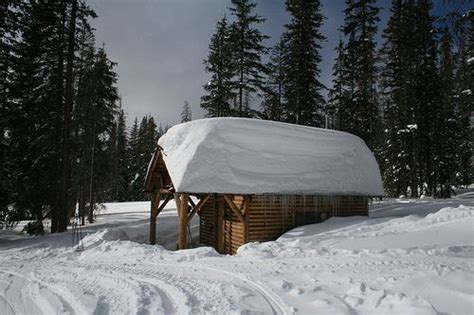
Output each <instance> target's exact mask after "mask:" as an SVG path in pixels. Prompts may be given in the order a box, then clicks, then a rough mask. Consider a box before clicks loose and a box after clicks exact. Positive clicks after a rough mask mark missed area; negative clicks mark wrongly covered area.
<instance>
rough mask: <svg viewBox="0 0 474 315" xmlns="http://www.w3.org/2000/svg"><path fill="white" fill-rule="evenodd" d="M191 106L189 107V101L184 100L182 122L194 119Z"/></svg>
mask: <svg viewBox="0 0 474 315" xmlns="http://www.w3.org/2000/svg"><path fill="white" fill-rule="evenodd" d="M192 118H193V117H192V112H191V108H189V103H188V101H184V105H183V110H182V111H181V122H182V123H184V122H188V121H191V120H192Z"/></svg>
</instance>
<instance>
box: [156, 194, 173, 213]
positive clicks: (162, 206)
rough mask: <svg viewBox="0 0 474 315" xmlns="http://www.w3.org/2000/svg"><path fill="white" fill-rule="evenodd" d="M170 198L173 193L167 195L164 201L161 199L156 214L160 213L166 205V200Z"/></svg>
mask: <svg viewBox="0 0 474 315" xmlns="http://www.w3.org/2000/svg"><path fill="white" fill-rule="evenodd" d="M171 198H173V195H168V196H166V199H165V201H163V202H162V203H161V205H160V207H159V208H158V211H157V212H158V213H157V216H158V214H160V212H161V211H162V210H163V209H164V208H165V207H166V205H167V204H168V202H169V201H170V200H171Z"/></svg>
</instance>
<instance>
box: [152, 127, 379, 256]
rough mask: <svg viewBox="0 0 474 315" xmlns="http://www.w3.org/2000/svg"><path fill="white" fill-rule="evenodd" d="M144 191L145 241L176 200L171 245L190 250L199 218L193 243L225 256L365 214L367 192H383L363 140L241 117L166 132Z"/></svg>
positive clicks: (155, 232)
mask: <svg viewBox="0 0 474 315" xmlns="http://www.w3.org/2000/svg"><path fill="white" fill-rule="evenodd" d="M248 139H252V140H251V141H249V140H248ZM145 187H146V191H147V192H149V193H150V194H151V209H150V244H152V245H153V244H156V234H157V231H156V222H157V219H159V214H160V212H161V211H162V210H163V209H164V207H165V206H166V205H167V204H169V202H170V201H171V200H174V202H175V203H176V209H177V214H178V221H179V224H178V240H177V248H178V249H186V248H188V246H189V244H188V231H189V224H190V221H191V220H192V218H193V217H194V216H195V215H198V216H199V244H200V245H204V246H212V247H214V248H215V249H216V250H217V251H218V252H220V253H226V254H235V253H236V252H237V250H238V248H239V247H240V246H241V245H243V244H245V243H248V242H256V241H260V242H262V241H270V240H275V239H276V238H278V237H279V236H280V235H282V234H283V233H285V232H287V231H289V230H291V229H293V228H295V227H298V226H301V225H306V224H312V223H318V222H322V221H324V220H327V219H328V218H330V217H335V216H354V215H358V216H366V215H368V211H369V200H370V198H371V197H378V196H382V195H383V189H382V181H381V176H380V171H379V169H378V165H377V163H376V161H375V159H374V157H373V155H372V153H371V152H370V150H368V148H367V147H366V146H365V144H364V143H363V141H362V140H360V139H359V138H357V137H355V136H353V135H350V134H347V133H343V132H335V131H329V130H322V129H318V128H310V127H301V126H294V125H288V124H283V123H275V122H268V121H261V120H252V119H239V118H216V119H202V120H197V121H193V122H189V123H185V124H181V125H177V126H175V127H173V128H171V129H170V130H169V131H168V132H167V133H166V134H165V135H164V136H163V137H162V138H160V141H159V144H158V148H157V150H156V152H155V154H154V156H153V158H152V160H151V161H150V165H149V167H148V172H147V178H146V183H145Z"/></svg>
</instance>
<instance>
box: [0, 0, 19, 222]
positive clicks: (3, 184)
mask: <svg viewBox="0 0 474 315" xmlns="http://www.w3.org/2000/svg"><path fill="white" fill-rule="evenodd" d="M17 8H18V6H17V3H16V1H3V2H2V3H0V178H1V179H2V180H1V181H0V221H7V216H8V215H10V216H11V215H13V213H9V211H8V209H7V207H8V204H9V203H11V201H12V195H13V193H14V187H13V177H12V175H13V174H12V173H13V169H12V164H11V160H12V156H11V154H10V153H11V151H10V150H11V143H10V136H9V129H10V128H9V123H10V119H9V115H10V107H11V106H12V104H11V103H10V86H11V73H12V68H13V61H14V56H13V47H14V46H15V43H16V35H17V33H18V28H19V25H18V20H19V18H20V17H19V12H18V10H17ZM13 217H15V215H13Z"/></svg>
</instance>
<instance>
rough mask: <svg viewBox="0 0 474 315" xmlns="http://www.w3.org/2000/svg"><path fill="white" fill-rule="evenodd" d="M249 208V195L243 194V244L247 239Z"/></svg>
mask: <svg viewBox="0 0 474 315" xmlns="http://www.w3.org/2000/svg"><path fill="white" fill-rule="evenodd" d="M249 209H250V196H244V204H243V211H242V212H243V214H244V223H243V225H244V244H245V243H247V242H248V241H249Z"/></svg>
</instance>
